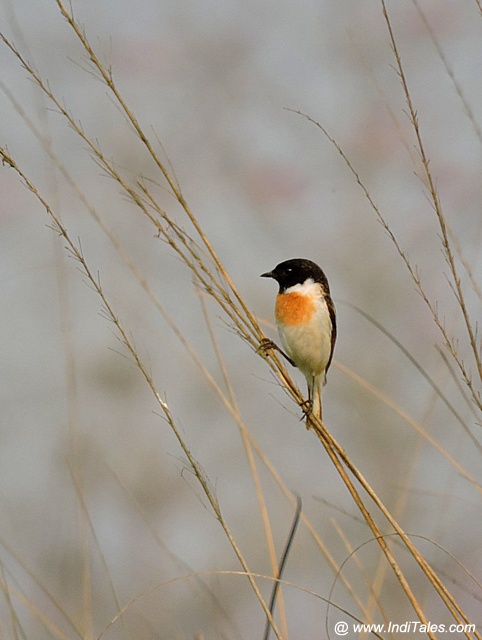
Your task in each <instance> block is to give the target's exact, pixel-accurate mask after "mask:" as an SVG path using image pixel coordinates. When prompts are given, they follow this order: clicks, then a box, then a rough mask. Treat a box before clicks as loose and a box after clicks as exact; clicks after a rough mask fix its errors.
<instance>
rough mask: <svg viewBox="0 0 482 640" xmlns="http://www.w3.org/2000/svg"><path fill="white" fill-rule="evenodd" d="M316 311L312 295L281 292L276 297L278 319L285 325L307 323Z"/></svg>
mask: <svg viewBox="0 0 482 640" xmlns="http://www.w3.org/2000/svg"><path fill="white" fill-rule="evenodd" d="M314 312H315V302H314V299H313V298H312V297H311V296H305V295H303V294H301V293H279V294H278V296H277V298H276V309H275V313H276V320H277V321H278V322H280V323H281V324H284V325H289V326H294V325H298V324H305V323H306V322H309V321H310V320H311V318H312V314H313V313H314Z"/></svg>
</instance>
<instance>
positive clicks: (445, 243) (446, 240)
mask: <svg viewBox="0 0 482 640" xmlns="http://www.w3.org/2000/svg"><path fill="white" fill-rule="evenodd" d="M380 2H381V6H382V11H383V17H384V18H385V22H386V25H387V29H388V33H389V36H390V43H391V46H392V50H393V54H394V56H395V61H396V63H397V69H398V75H399V77H400V80H401V82H402V87H403V92H404V94H405V100H406V102H407V106H408V110H409V115H410V121H411V123H412V126H413V130H414V132H415V136H416V139H417V146H418V150H419V152H420V157H421V160H422V164H423V167H424V171H425V178H426V181H427V184H428V187H429V192H430V197H431V199H432V204H433V208H434V211H435V213H436V215H437V220H438V223H439V227H440V232H441V234H442V247H443V250H444V255H445V258H446V260H447V263H448V265H449V267H450V272H451V274H452V285H453V287H454V292H455V294H456V299H457V302H458V304H459V306H460V310H461V312H462V316H463V319H464V323H465V327H466V330H467V334H468V336H469V341H470V346H471V349H472V354H473V357H474V360H475V364H476V366H477V371H478V375H479V380H480V381H482V359H481V357H480V353H479V348H478V345H477V339H476V335H475V332H474V330H473V328H472V322H471V320H470V316H469V312H468V310H467V306H466V303H465V296H464V292H463V289H462V285H461V281H460V277H459V275H458V271H457V266H456V264H455V258H454V254H453V252H452V244H451V241H450V237H449V232H448V228H447V224H446V222H445V216H444V214H443V211H442V206H441V203H440V199H439V196H438V193H437V189H436V187H435V182H434V180H433V177H432V172H431V171H430V168H429V160H428V157H427V154H426V151H425V145H424V143H423V140H422V134H421V131H420V126H419V123H418V115H417V112H416V110H415V107H414V105H413V101H412V96H411V94H410V90H409V87H408V82H407V79H406V76H405V71H404V68H403V65H402V60H401V57H400V53H399V51H398V46H397V42H396V39H395V35H394V32H393V28H392V23H391V20H390V17H389V14H388V10H387V7H386V3H385V0H380ZM461 372H462V374H463V375H464V377H465V376H467V377H468V378H469V379H470V376H468V374H467V373H466V371H465V367H462V368H461ZM470 388H471V391H472V395H473V397H474V400H475V401H476V402H477V405H478V407H479V408H480V409H481V410H482V402H481V399H480V394H478V393H477V392H476V391H475V389H473V387H472V385H471V386H470Z"/></svg>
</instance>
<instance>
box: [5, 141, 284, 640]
mask: <svg viewBox="0 0 482 640" xmlns="http://www.w3.org/2000/svg"><path fill="white" fill-rule="evenodd" d="M0 158H1V159H2V161H3V162H4V163H5V164H7V165H9V166H10V167H12V169H14V170H15V171H16V173H17V174H18V175H19V176H20V178H21V179H22V181H23V182H24V184H25V186H26V187H27V188H28V189H29V190H30V191H31V192H32V193H33V195H34V196H35V197H36V198H37V200H38V201H39V202H40V204H41V205H42V206H43V208H44V209H45V211H46V212H47V214H48V216H49V217H50V218H51V220H52V221H53V224H54V229H56V230H57V231H58V233H59V235H60V236H61V237H63V238H64V239H65V241H66V243H67V244H66V250H67V251H68V253H69V254H70V255H72V257H73V258H75V260H77V262H78V263H79V264H80V265H81V267H82V270H83V271H84V273H85V275H86V276H87V278H88V281H89V283H90V284H91V286H92V288H93V290H94V291H95V292H96V293H97V295H98V296H99V298H100V299H101V301H102V303H103V306H104V315H105V317H106V318H108V319H109V320H110V321H111V322H112V323H113V324H114V325H115V326H116V328H117V331H118V332H119V335H120V339H121V342H122V344H123V345H124V346H125V347H126V349H127V351H128V353H129V354H130V355H131V357H132V358H133V361H134V363H135V365H136V367H137V368H138V369H139V371H140V372H141V374H142V376H143V377H144V380H145V381H146V383H147V384H148V386H149V388H150V389H151V391H152V393H153V395H154V397H155V399H156V401H157V403H158V405H159V407H160V408H161V410H162V412H163V415H164V418H165V419H166V421H167V423H168V424H169V426H170V428H171V430H172V431H173V433H174V435H175V436H176V439H177V441H178V443H179V445H180V446H181V448H182V450H183V453H184V454H185V456H186V457H187V459H188V461H189V464H190V465H191V468H192V470H193V472H194V474H195V476H196V478H197V479H198V481H199V483H200V485H201V487H202V489H203V491H204V494H205V495H206V497H207V499H208V501H209V504H210V505H211V508H212V509H213V512H214V514H215V515H216V518H217V520H218V521H219V523H220V525H221V526H222V528H223V530H224V533H225V535H226V537H227V538H228V540H229V542H230V544H231V547H232V548H233V551H234V552H235V554H236V556H237V558H238V560H239V562H240V564H241V566H242V568H243V570H244V572H245V573H246V576H247V577H248V580H249V582H250V584H251V586H252V588H253V590H254V592H255V595H256V597H257V599H258V600H259V602H260V604H261V607H262V609H263V611H264V613H265V615H266V616H267V618H268V619H269V621H270V623H271V627H272V629H273V632H274V633H275V635H276V637H277V638H278V640H283V637H282V635H281V633H280V631H279V629H278V627H277V625H276V623H275V621H274V619H273V617H272V615H271V613H270V611H269V608H268V607H267V605H266V603H265V601H264V599H263V596H262V594H261V592H260V590H259V587H258V585H257V584H256V581H255V579H254V577H253V574H252V572H251V571H250V569H249V567H248V565H247V562H246V560H245V559H244V556H243V554H242V553H241V550H240V548H239V546H238V544H237V542H236V540H235V539H234V537H233V535H232V533H231V531H230V529H229V527H228V525H227V523H226V521H225V520H224V518H223V516H222V513H221V509H220V506H219V503H218V501H217V499H216V497H215V495H214V493H213V491H212V489H211V487H210V485H209V481H208V480H207V478H206V477H205V475H204V473H203V471H202V469H201V467H200V465H199V464H198V462H197V461H196V459H195V458H194V456H193V454H192V453H191V451H190V449H189V447H188V446H187V444H186V442H185V441H184V439H183V437H182V435H181V432H180V431H179V429H178V427H177V425H176V423H175V421H174V418H173V416H172V414H171V411H170V409H169V406H168V404H167V403H166V402H165V401H164V400H163V399H162V398H161V396H160V394H159V392H158V391H157V389H156V387H155V384H154V381H153V379H152V377H151V375H150V373H149V371H148V369H147V368H146V366H145V365H144V363H143V361H142V360H141V358H140V356H139V354H138V353H137V350H136V349H135V346H134V344H133V343H132V341H131V339H130V337H129V335H128V333H127V332H126V330H125V329H124V327H123V325H122V324H121V322H120V319H119V318H118V316H117V314H116V313H115V311H114V309H113V307H112V306H111V304H110V303H109V301H108V299H107V297H106V296H105V294H104V291H103V289H102V286H101V283H100V279H99V278H95V277H94V275H93V273H92V271H91V270H90V267H89V266H88V264H87V262H86V260H85V258H84V256H83V253H82V249H81V248H79V247H78V246H77V245H76V244H75V243H74V242H73V241H72V240H71V238H70V236H69V234H68V232H67V229H66V228H65V227H64V225H63V224H62V222H61V220H60V218H59V217H58V216H57V215H56V214H55V213H54V211H53V210H52V209H51V207H50V205H49V204H48V202H47V201H46V200H45V199H44V198H43V196H42V195H41V194H40V193H39V191H38V189H37V188H36V187H35V185H34V184H33V183H32V182H31V181H30V180H29V179H28V177H27V176H26V174H25V173H24V172H23V171H22V170H21V168H20V167H19V166H18V165H17V163H16V162H15V161H14V160H13V158H12V157H11V156H10V154H9V153H8V152H7V151H6V150H5V149H4V148H3V147H0Z"/></svg>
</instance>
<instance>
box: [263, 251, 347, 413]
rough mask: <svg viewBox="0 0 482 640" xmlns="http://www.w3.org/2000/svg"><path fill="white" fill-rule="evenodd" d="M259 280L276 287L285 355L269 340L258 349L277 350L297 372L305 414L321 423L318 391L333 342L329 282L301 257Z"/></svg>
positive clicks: (287, 262) (329, 361)
mask: <svg viewBox="0 0 482 640" xmlns="http://www.w3.org/2000/svg"><path fill="white" fill-rule="evenodd" d="M261 277H262V278H274V279H275V280H276V281H277V283H278V284H279V292H278V295H277V297H276V307H275V315H276V324H277V326H278V333H279V336H280V339H281V344H282V345H283V349H284V350H285V352H286V353H285V352H284V351H282V350H281V349H280V348H279V347H278V346H277V345H276V344H275V343H272V342H271V341H269V340H266V341H264V342H263V343H262V344H261V348H263V349H264V350H266V349H269V348H273V347H274V348H276V349H278V350H279V351H280V352H281V353H282V354H283V355H284V356H285V357H286V358H287V360H289V362H290V363H291V364H292V365H293V366H295V367H298V369H300V371H301V372H302V373H303V374H304V376H305V378H306V382H307V383H308V401H309V408H308V410H307V411H306V412H305V414H306V415H309V414H311V413H313V414H314V415H316V416H318V417H319V419H320V420H321V419H322V411H321V388H322V386H323V385H324V384H325V383H326V373H327V371H328V369H329V367H330V364H331V360H332V358H333V349H334V347H335V340H336V312H335V305H334V304H333V300H332V299H331V296H330V287H329V285H328V280H327V279H326V276H325V274H324V273H323V271H322V269H321V268H320V267H319V266H318V265H317V264H315V263H314V262H312V261H311V260H305V259H303V258H294V259H292V260H286V262H281V263H280V264H278V265H277V266H276V267H275V268H274V269H273V270H272V271H268V272H267V273H263V274H261Z"/></svg>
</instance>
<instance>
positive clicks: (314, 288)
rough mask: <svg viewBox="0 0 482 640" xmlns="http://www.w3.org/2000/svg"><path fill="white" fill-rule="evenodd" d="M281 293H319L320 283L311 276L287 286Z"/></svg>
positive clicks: (311, 294) (308, 294) (306, 294)
mask: <svg viewBox="0 0 482 640" xmlns="http://www.w3.org/2000/svg"><path fill="white" fill-rule="evenodd" d="M283 293H302V294H303V295H304V296H315V295H319V293H320V283H319V282H315V281H314V280H313V278H307V279H306V280H305V281H304V282H303V283H297V284H294V285H292V286H291V287H288V288H287V289H285V290H284V292H283Z"/></svg>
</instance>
